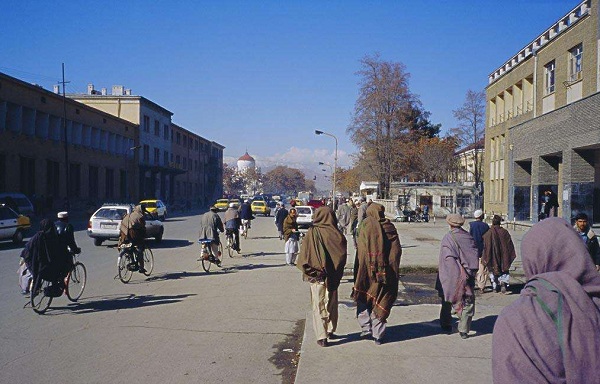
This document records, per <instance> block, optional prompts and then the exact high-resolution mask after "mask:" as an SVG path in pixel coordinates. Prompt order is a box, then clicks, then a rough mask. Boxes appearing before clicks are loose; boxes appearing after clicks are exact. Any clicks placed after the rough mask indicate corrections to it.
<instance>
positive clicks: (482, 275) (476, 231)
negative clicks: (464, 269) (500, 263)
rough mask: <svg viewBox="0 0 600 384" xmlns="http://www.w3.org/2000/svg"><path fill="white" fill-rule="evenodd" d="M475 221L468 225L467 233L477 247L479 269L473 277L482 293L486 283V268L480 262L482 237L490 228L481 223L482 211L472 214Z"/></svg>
mask: <svg viewBox="0 0 600 384" xmlns="http://www.w3.org/2000/svg"><path fill="white" fill-rule="evenodd" d="M473 217H474V218H475V221H472V222H470V223H469V233H470V234H471V236H473V240H475V245H476V246H477V255H478V256H479V269H478V270H477V275H476V276H475V284H476V286H477V288H478V289H479V290H480V292H481V293H483V289H484V288H485V285H486V283H487V281H488V270H487V267H486V266H485V265H484V264H483V263H482V262H481V255H482V254H483V235H484V233H486V232H487V231H489V229H490V226H489V225H487V223H484V222H483V211H482V210H481V209H478V210H476V211H475V212H473Z"/></svg>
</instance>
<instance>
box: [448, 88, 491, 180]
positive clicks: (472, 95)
mask: <svg viewBox="0 0 600 384" xmlns="http://www.w3.org/2000/svg"><path fill="white" fill-rule="evenodd" d="M452 112H453V114H454V118H455V119H456V120H458V127H456V128H452V129H451V130H450V133H451V134H453V135H454V136H455V137H456V139H457V140H458V143H459V145H460V146H462V147H463V148H465V147H472V149H473V153H474V156H473V166H474V171H473V179H474V181H475V186H476V187H479V186H480V185H481V179H482V178H483V157H482V156H480V155H479V147H480V146H481V148H482V147H483V145H481V143H480V141H481V140H483V138H484V135H485V92H483V91H479V92H476V91H472V90H468V91H467V94H466V96H465V101H464V103H463V105H462V106H461V107H460V108H458V109H455V110H454V111H452Z"/></svg>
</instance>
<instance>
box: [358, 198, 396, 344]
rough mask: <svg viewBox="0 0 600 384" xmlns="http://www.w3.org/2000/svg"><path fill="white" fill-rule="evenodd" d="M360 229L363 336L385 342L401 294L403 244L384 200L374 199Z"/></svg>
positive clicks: (377, 341)
mask: <svg viewBox="0 0 600 384" xmlns="http://www.w3.org/2000/svg"><path fill="white" fill-rule="evenodd" d="M366 213H367V217H366V218H365V219H364V220H363V221H362V222H361V224H360V227H359V229H358V241H357V242H358V249H357V261H356V262H355V269H356V271H355V273H356V278H355V281H354V294H353V298H354V301H356V305H357V309H356V312H357V318H358V324H359V325H360V327H361V330H362V332H361V334H360V335H361V337H362V338H369V337H371V336H372V337H373V338H374V339H375V343H376V344H377V345H379V344H381V343H382V342H383V337H384V336H385V328H386V323H387V318H388V316H389V315H390V310H391V309H392V306H393V305H394V302H395V301H396V297H397V296H398V270H399V268H400V256H402V247H401V246H400V239H399V236H398V232H397V231H396V227H394V224H392V223H391V222H390V221H389V220H388V219H386V218H385V215H384V207H383V205H381V204H377V203H371V204H370V205H369V207H368V208H367V212H366Z"/></svg>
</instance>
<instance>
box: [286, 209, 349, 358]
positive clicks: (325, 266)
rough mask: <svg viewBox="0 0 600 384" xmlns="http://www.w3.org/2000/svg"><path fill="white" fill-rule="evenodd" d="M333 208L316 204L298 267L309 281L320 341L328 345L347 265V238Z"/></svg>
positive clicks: (334, 325) (319, 342) (314, 325)
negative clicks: (339, 289)
mask: <svg viewBox="0 0 600 384" xmlns="http://www.w3.org/2000/svg"><path fill="white" fill-rule="evenodd" d="M337 224H338V223H337V219H336V217H335V214H334V213H333V210H332V209H331V208H329V207H327V206H322V207H319V208H317V210H316V211H315V214H314V218H313V226H312V227H311V228H310V229H309V230H308V232H307V233H306V238H305V239H304V243H303V245H302V249H301V250H300V254H299V255H298V264H297V267H298V269H300V270H301V271H302V278H303V279H304V281H308V282H310V301H311V305H312V312H313V327H314V330H315V335H316V337H317V343H318V344H319V345H320V346H321V347H326V346H327V345H328V342H327V338H328V337H329V338H332V337H335V335H334V332H335V330H336V328H337V321H338V293H337V289H338V287H339V285H340V280H341V279H342V277H343V275H344V266H345V265H346V246H347V244H346V238H345V237H344V235H342V234H341V233H340V231H339V230H338V228H337Z"/></svg>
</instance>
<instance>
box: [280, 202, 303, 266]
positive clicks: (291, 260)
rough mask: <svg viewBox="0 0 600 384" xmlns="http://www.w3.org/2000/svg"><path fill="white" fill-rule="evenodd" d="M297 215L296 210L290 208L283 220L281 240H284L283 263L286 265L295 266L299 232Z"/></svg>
mask: <svg viewBox="0 0 600 384" xmlns="http://www.w3.org/2000/svg"><path fill="white" fill-rule="evenodd" d="M297 217H298V213H297V212H296V208H290V212H289V213H288V215H287V217H286V218H285V220H283V240H285V263H286V264H287V265H296V264H295V262H296V255H297V254H298V248H299V247H298V240H299V239H300V231H299V230H298V223H297V222H296V218H297Z"/></svg>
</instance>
